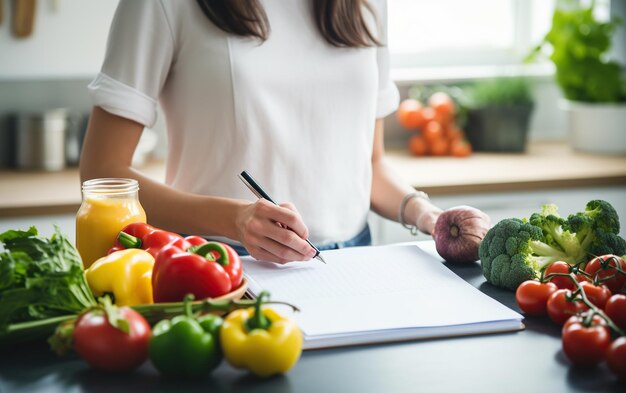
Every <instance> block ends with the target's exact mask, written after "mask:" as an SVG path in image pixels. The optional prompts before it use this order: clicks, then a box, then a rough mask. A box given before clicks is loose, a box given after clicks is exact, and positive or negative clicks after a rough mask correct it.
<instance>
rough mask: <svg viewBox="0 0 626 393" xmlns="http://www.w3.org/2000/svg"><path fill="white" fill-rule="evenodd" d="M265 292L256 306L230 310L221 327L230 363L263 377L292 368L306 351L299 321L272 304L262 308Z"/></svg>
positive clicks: (221, 334)
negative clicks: (277, 310) (284, 315)
mask: <svg viewBox="0 0 626 393" xmlns="http://www.w3.org/2000/svg"><path fill="white" fill-rule="evenodd" d="M265 295H266V293H261V295H260V296H259V297H258V299H257V304H256V306H255V307H251V308H247V309H239V310H235V311H233V312H232V313H230V314H228V316H226V318H225V319H224V324H223V325H222V329H221V331H220V342H221V345H222V351H223V352H224V357H225V358H226V360H227V361H228V363H230V364H231V365H232V366H233V367H237V368H244V369H248V370H250V371H251V372H252V373H254V374H256V375H257V376H259V377H268V376H270V375H273V374H278V373H284V372H286V371H288V370H289V369H290V368H291V367H293V366H294V365H295V364H296V362H297V361H298V359H299V358H300V354H301V353H302V332H301V331H300V329H299V328H298V325H296V323H295V322H294V321H293V320H291V319H289V318H285V317H283V316H282V315H280V314H279V313H277V312H276V311H274V310H273V309H271V308H261V304H262V302H263V298H264V296H265Z"/></svg>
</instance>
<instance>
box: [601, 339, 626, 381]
mask: <svg viewBox="0 0 626 393" xmlns="http://www.w3.org/2000/svg"><path fill="white" fill-rule="evenodd" d="M606 363H607V364H608V366H609V369H610V370H611V371H612V372H613V374H615V375H617V376H618V377H619V378H620V379H626V336H622V337H619V338H617V339H616V340H615V341H613V343H612V344H611V346H610V347H609V349H608V351H607V352H606Z"/></svg>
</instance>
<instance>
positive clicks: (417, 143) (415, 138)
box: [409, 135, 428, 156]
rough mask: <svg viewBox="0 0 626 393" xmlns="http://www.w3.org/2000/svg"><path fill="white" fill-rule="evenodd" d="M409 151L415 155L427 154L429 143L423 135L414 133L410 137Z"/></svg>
mask: <svg viewBox="0 0 626 393" xmlns="http://www.w3.org/2000/svg"><path fill="white" fill-rule="evenodd" d="M409 152H411V154H413V155H415V156H425V155H426V154H427V153H428V145H427V144H426V141H424V138H423V137H422V136H421V135H412V136H411V138H410V139H409Z"/></svg>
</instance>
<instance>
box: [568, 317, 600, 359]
mask: <svg viewBox="0 0 626 393" xmlns="http://www.w3.org/2000/svg"><path fill="white" fill-rule="evenodd" d="M571 318H573V319H574V320H573V321H572V322H570V321H567V322H566V323H565V325H564V326H563V330H562V332H561V334H562V340H563V352H564V353H565V356H566V357H567V358H568V359H569V361H570V362H572V363H573V364H574V365H576V366H595V365H597V364H598V363H600V362H602V361H603V360H604V359H605V354H606V351H607V349H608V348H609V346H610V345H611V333H610V331H609V329H608V328H607V327H606V326H605V325H602V324H599V325H597V324H594V323H592V324H591V326H585V325H584V324H583V322H582V321H581V318H580V317H579V316H573V317H571Z"/></svg>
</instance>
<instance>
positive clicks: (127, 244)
mask: <svg viewBox="0 0 626 393" xmlns="http://www.w3.org/2000/svg"><path fill="white" fill-rule="evenodd" d="M182 240H183V237H182V236H180V235H179V234H177V233H173V232H168V231H165V230H162V229H157V228H155V227H153V226H152V225H148V224H145V223H142V222H134V223H132V224H128V225H126V226H125V227H124V228H123V229H122V230H121V231H120V233H119V235H118V236H117V240H116V241H115V245H114V246H113V247H111V248H110V249H109V252H108V253H109V254H111V253H112V252H115V251H118V250H124V249H127V248H141V249H142V250H146V251H148V252H149V253H150V254H152V256H153V257H155V258H156V255H157V254H158V253H159V251H160V250H161V248H163V246H165V245H167V244H170V243H172V242H175V241H182Z"/></svg>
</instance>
